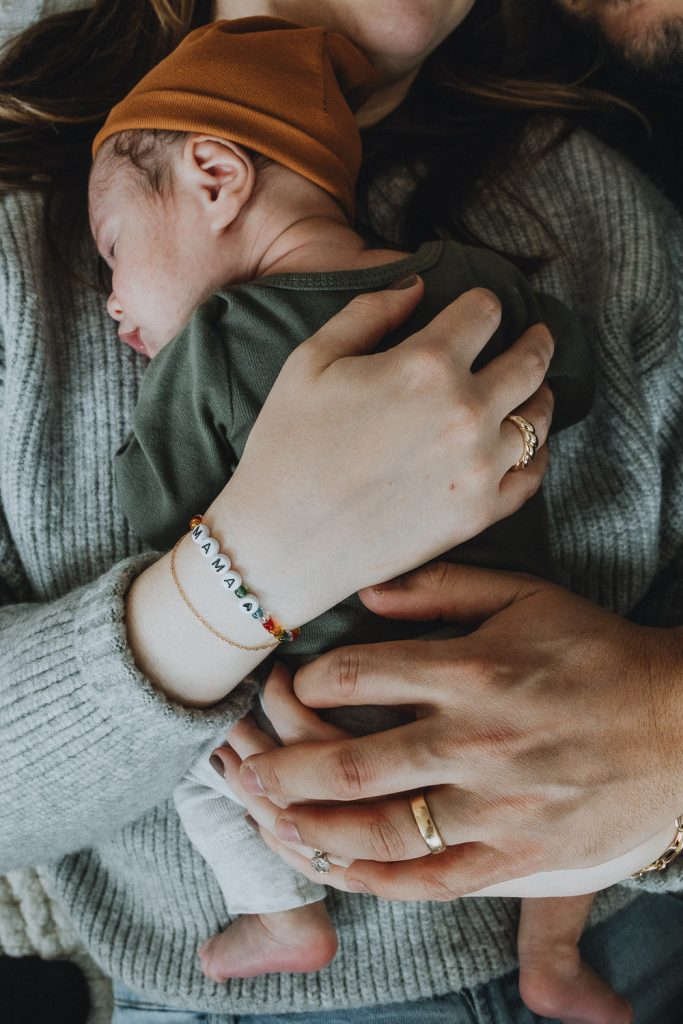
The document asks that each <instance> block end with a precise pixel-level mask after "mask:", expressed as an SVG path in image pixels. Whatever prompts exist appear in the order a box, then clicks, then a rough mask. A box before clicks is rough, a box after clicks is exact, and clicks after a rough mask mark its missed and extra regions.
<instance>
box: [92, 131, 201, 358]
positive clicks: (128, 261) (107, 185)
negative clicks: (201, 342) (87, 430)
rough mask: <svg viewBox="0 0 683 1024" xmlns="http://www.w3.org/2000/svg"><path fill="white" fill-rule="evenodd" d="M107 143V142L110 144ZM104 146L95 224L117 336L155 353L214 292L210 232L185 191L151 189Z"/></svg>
mask: <svg viewBox="0 0 683 1024" xmlns="http://www.w3.org/2000/svg"><path fill="white" fill-rule="evenodd" d="M105 145H106V144H105ZM104 152H105V148H104V147H103V149H102V151H101V152H100V153H99V154H98V156H97V159H96V160H95V164H94V166H93V169H92V172H91V176H90V185H89V212H90V226H91V230H92V233H93V236H94V238H95V242H96V245H97V249H98V251H99V253H100V255H101V256H102V257H103V259H104V260H105V261H106V262H107V264H108V265H109V266H110V267H111V270H112V293H111V295H110V296H109V300H108V302H107V309H108V311H109V314H110V316H111V317H113V319H114V320H116V321H117V322H118V325H119V330H118V334H119V338H120V339H121V341H123V342H125V344H127V345H130V346H131V348H134V349H135V350H136V352H141V353H143V355H146V356H148V357H150V358H152V357H153V356H155V355H156V354H157V353H158V352H159V351H160V350H161V349H162V348H163V347H164V346H165V345H167V344H168V343H169V341H171V340H172V339H173V338H174V337H175V336H176V334H178V333H179V332H180V331H181V330H182V328H183V327H184V326H185V324H186V323H187V322H188V320H189V319H190V317H191V315H192V313H193V311H194V310H195V309H196V307H197V306H199V305H200V304H201V303H202V302H204V301H205V300H206V299H208V298H209V297H210V295H212V294H213V292H214V291H215V289H216V288H217V287H219V285H220V284H221V281H215V280H214V277H213V276H212V275H215V264H214V263H213V261H212V259H211V244H210V242H211V240H210V239H208V238H205V237H204V230H203V226H202V223H201V220H200V219H198V218H197V217H196V216H195V211H194V209H193V206H192V202H191V200H190V198H189V197H188V196H187V195H186V194H185V193H183V192H182V191H180V192H176V191H172V192H170V193H168V194H164V195H163V196H156V195H151V194H149V192H148V191H147V190H144V189H143V188H142V187H141V184H140V174H139V172H138V171H137V170H136V169H135V168H134V167H132V166H131V165H129V164H128V163H127V162H126V161H123V160H120V159H115V158H111V159H110V158H109V157H106V156H103V154H104Z"/></svg>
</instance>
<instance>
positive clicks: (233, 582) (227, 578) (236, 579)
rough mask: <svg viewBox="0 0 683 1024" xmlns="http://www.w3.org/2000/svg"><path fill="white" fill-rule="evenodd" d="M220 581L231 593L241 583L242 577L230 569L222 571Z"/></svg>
mask: <svg viewBox="0 0 683 1024" xmlns="http://www.w3.org/2000/svg"><path fill="white" fill-rule="evenodd" d="M221 583H222V584H223V586H224V587H225V589H226V590H229V591H230V592H231V593H233V592H234V591H235V590H237V588H238V587H239V586H241V585H242V577H241V576H240V574H239V573H238V572H234V571H233V570H232V569H231V570H230V572H224V573H223V575H222V576H221Z"/></svg>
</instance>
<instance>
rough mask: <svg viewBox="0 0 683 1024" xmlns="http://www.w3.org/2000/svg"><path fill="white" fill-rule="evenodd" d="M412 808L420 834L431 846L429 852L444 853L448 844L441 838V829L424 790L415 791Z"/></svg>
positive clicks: (411, 803)
mask: <svg viewBox="0 0 683 1024" xmlns="http://www.w3.org/2000/svg"><path fill="white" fill-rule="evenodd" d="M410 809H411V811H412V812H413V817H414V818H415V824H416V825H417V827H418V828H419V830H420V835H421V836H422V838H423V839H424V841H425V843H426V844H427V846H428V847H429V852H430V853H443V851H444V850H445V849H446V844H445V843H444V841H443V839H442V838H441V835H440V834H439V830H438V828H437V827H436V825H435V824H434V819H433V818H432V816H431V814H430V813H429V808H428V807H427V801H426V800H425V794H424V790H421V791H420V792H419V793H414V794H413V796H411V797H410Z"/></svg>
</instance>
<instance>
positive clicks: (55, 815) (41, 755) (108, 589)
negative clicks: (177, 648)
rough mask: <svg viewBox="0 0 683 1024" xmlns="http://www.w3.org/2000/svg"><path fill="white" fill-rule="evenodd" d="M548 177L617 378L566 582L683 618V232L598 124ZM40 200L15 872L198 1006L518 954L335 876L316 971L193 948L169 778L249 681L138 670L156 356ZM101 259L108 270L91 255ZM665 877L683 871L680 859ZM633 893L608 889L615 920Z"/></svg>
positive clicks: (425, 984)
mask: <svg viewBox="0 0 683 1024" xmlns="http://www.w3.org/2000/svg"><path fill="white" fill-rule="evenodd" d="M525 185H526V188H527V190H528V193H529V196H530V197H531V200H532V203H531V205H532V206H533V207H534V208H535V209H536V210H538V212H539V214H540V216H541V218H543V219H544V220H545V221H547V222H550V223H551V224H552V226H553V228H554V231H555V233H556V235H557V237H558V238H559V239H560V240H561V246H560V254H559V257H558V259H557V260H556V261H555V262H551V263H549V264H547V265H545V266H544V267H543V268H542V269H541V270H540V271H539V273H538V274H537V276H536V280H535V282H534V283H535V286H536V287H537V288H539V289H540V290H543V291H546V292H551V293H553V292H554V293H555V294H556V295H557V296H558V297H559V298H560V299H562V300H564V301H565V303H566V304H567V305H568V306H569V307H570V308H573V309H574V310H575V311H576V312H578V313H580V314H581V316H582V317H583V319H584V322H585V325H586V329H587V332H588V336H589V338H591V339H592V340H593V342H594V356H595V362H596V367H597V372H598V387H597V390H598V394H597V398H596V402H595V405H594V408H593V411H592V413H591V414H590V416H589V417H588V419H587V420H586V421H585V422H584V423H582V424H579V425H578V426H576V427H573V428H570V429H569V430H567V431H566V432H565V434H564V435H562V436H561V437H558V438H557V439H556V440H555V442H554V458H553V465H552V468H551V471H550V474H549V481H548V485H547V488H546V494H547V501H548V505H549V511H550V519H551V529H552V536H551V540H552V543H553V549H554V556H555V560H556V563H557V564H558V566H559V567H560V570H561V572H562V574H563V578H564V580H565V581H566V582H567V583H568V584H569V585H571V586H572V587H574V588H575V589H577V590H579V591H581V592H582V593H585V594H587V595H588V596H589V597H592V598H594V599H596V600H599V601H601V602H602V603H604V604H605V605H607V606H609V607H612V608H615V609H617V610H619V611H629V610H630V609H631V608H635V607H637V608H638V614H639V616H641V617H642V618H643V619H646V618H647V617H648V616H649V615H653V614H655V613H656V612H657V610H661V609H663V608H666V609H667V614H668V615H669V618H670V621H676V620H677V621H680V617H681V616H680V611H681V605H680V602H679V603H678V605H674V601H675V600H678V597H679V595H678V593H677V592H676V589H675V584H674V579H675V573H674V571H673V569H672V566H674V567H675V562H676V560H677V559H678V560H680V557H681V556H680V551H681V526H682V525H683V524H681V521H680V520H681V516H682V514H683V500H682V499H683V479H682V473H683V467H681V466H680V465H679V461H680V460H678V459H677V455H678V452H677V444H676V439H677V437H680V435H681V430H682V429H683V380H681V366H682V365H683V362H682V361H681V353H680V342H681V338H680V325H679V319H678V317H679V310H678V280H679V277H678V275H677V274H676V272H675V269H674V266H673V264H672V261H671V259H670V257H669V256H668V254H667V253H668V251H669V250H670V249H672V251H673V247H675V251H676V253H678V252H680V247H681V226H680V224H679V222H678V220H677V218H676V216H675V215H674V213H673V211H672V210H671V209H670V208H669V207H668V206H667V205H666V204H664V202H663V201H662V200H661V199H660V197H659V196H658V195H657V194H656V193H655V192H654V191H653V190H652V189H651V188H650V187H649V186H648V185H647V184H646V183H645V182H644V181H643V180H642V179H641V178H640V177H639V176H638V175H637V174H636V173H635V172H634V171H633V170H632V169H631V168H630V167H629V166H628V165H627V164H625V163H624V162H622V161H621V160H619V159H618V158H617V157H614V156H613V155H612V154H609V153H608V152H607V151H606V150H604V149H603V148H602V147H601V146H599V145H597V144H595V143H592V142H591V141H590V140H588V139H587V138H586V137H584V136H582V135H575V136H574V137H572V138H571V139H570V140H569V141H568V142H566V143H565V144H563V146H562V147H561V148H560V149H558V150H556V151H554V152H553V153H551V154H550V155H549V156H548V157H547V158H546V160H545V163H544V165H542V166H539V167H538V168H537V169H536V170H535V171H534V172H532V173H529V174H527V175H526V178H525ZM388 212H389V213H390V212H391V211H390V210H389V211H388ZM40 213H41V211H40V200H39V199H38V198H36V197H32V196H24V197H17V196H10V197H7V198H6V199H5V200H3V202H2V204H1V205H0V237H2V239H3V245H2V248H1V250H0V332H1V333H2V340H3V355H2V360H1V361H0V387H1V388H2V390H3V401H2V412H1V413H0V415H1V416H2V431H1V434H0V436H1V437H2V439H3V440H2V445H3V448H2V457H1V459H0V493H1V496H2V518H1V519H0V578H1V579H2V585H1V587H0V596H1V599H2V602H3V603H4V607H3V608H2V609H0V630H1V641H0V659H1V661H2V671H1V672H0V722H1V723H2V738H3V742H2V744H0V806H1V807H2V829H1V830H0V868H1V869H2V870H5V871H10V870H12V869H15V868H18V867H21V866H26V865H32V864H38V863H41V862H43V861H45V860H46V859H47V858H48V857H49V858H52V860H51V865H50V867H49V869H46V870H45V872H43V874H44V877H47V878H49V880H50V886H51V887H52V886H54V892H55V893H58V895H59V899H60V901H61V905H62V907H63V908H64V910H65V912H66V913H67V914H68V917H69V919H70V921H71V922H72V924H73V927H74V930H75V932H76V933H77V935H78V936H79V938H80V940H81V941H82V943H83V944H84V946H85V947H86V948H87V950H88V951H89V952H90V954H91V955H92V956H93V958H94V959H95V960H96V961H97V962H98V963H99V964H101V965H102V967H103V968H104V969H105V970H106V971H107V972H108V973H110V974H112V975H114V976H115V977H118V978H121V979H122V980H123V981H124V982H125V983H127V984H128V985H130V987H132V988H134V989H137V990H142V991H144V992H146V993H148V994H149V995H150V996H152V997H154V998H156V999H159V1000H161V1001H167V1002H169V1003H171V1004H176V1005H179V1006H185V1007H188V1008H197V1009H201V1008H204V1009H206V1010H207V1011H213V1012H220V1011H224V1012H227V1011H231V1012H233V1013H238V1014H239V1013H247V1012H248V1013H255V1012H278V1011H288V1010H299V1011H304V1010H315V1009H317V1008H331V1007H336V1006H356V1005H361V1004H376V1003H389V1002H393V1001H400V1000H406V999H417V998H421V997H423V996H428V995H431V994H437V993H445V992H447V991H453V990H457V989H459V988H460V987H462V986H463V985H473V984H476V983H478V982H480V981H485V980H486V979H488V978H491V977H493V976H495V975H499V974H502V973H503V972H505V971H507V970H508V969H510V968H512V967H513V965H514V963H515V941H514V939H515V936H514V932H515V924H516V916H517V903H516V901H514V900H509V899H498V900H483V899H474V900H461V901H458V902H457V903H454V904H394V903H381V902H379V901H377V900H375V899H373V898H372V897H358V896H351V895H347V894H336V893H335V894H333V895H331V896H330V900H329V903H330V908H331V911H332V913H333V915H334V918H335V921H336V924H337V927H338V930H339V934H340V940H341V945H340V952H339V954H338V955H337V957H336V958H335V960H334V961H333V963H332V964H331V965H330V966H329V967H328V968H326V969H325V970H323V971H321V972H320V973H319V974H313V975H296V976H293V975H274V976H267V977H263V978H254V979H247V980H237V981H234V982H230V983H228V985H227V986H216V985H214V984H213V983H212V982H210V981H208V979H206V978H204V977H203V976H202V975H201V973H200V971H199V970H198V965H197V958H196V948H197V946H198V945H199V943H200V942H201V941H202V940H203V939H204V938H205V937H206V936H207V935H209V934H210V933H211V932H213V931H215V930H216V929H217V928H218V927H221V926H224V925H225V923H226V916H225V910H224V905H223V902H222V899H221V894H220V890H219V888H218V886H217V884H216V882H215V880H214V879H213V878H212V877H211V873H210V871H208V869H207V868H206V866H205V864H204V863H203V861H202V859H201V857H200V856H199V855H198V854H196V853H195V852H194V851H193V850H192V848H191V846H190V844H189V842H188V840H187V839H186V837H185V835H184V833H183V831H182V829H181V827H180V824H179V821H178V817H177V815H176V813H175V809H174V806H173V804H172V802H171V801H170V800H169V795H170V793H171V791H172V789H173V788H174V786H175V784H176V783H177V782H178V780H179V779H180V778H181V776H182V775H183V773H184V772H185V771H186V770H187V768H188V767H189V765H190V764H191V763H192V761H193V760H194V757H195V755H196V753H197V751H198V750H200V749H201V748H202V746H203V745H204V744H205V743H207V742H208V741H209V739H210V738H211V737H212V736H213V734H214V733H216V732H217V731H219V729H220V728H221V727H225V726H227V725H229V724H230V723H231V722H233V721H234V720H235V719H236V718H238V717H239V716H240V715H241V713H242V712H243V710H244V708H245V707H246V704H247V701H248V697H249V694H248V692H247V691H246V689H244V688H242V689H240V690H238V691H235V692H234V693H233V694H231V695H230V697H229V698H228V699H227V700H226V701H224V702H223V703H222V704H221V705H220V706H218V707H217V708H214V709H212V710H210V711H206V712H202V711H196V710H188V709H184V708H181V707H178V706H177V705H174V704H173V703H171V702H169V701H168V700H166V699H165V698H164V697H163V696H161V695H160V694H158V693H157V692H156V691H155V690H154V689H153V688H152V687H151V686H150V685H149V684H148V682H147V681H146V680H145V679H144V677H142V676H141V674H140V673H139V672H138V671H137V669H136V667H135V665H134V662H133V659H132V657H131V653H130V651H129V649H128V647H127V643H126V631H125V623H124V599H125V593H126V590H127V588H128V587H129V585H130V582H131V580H132V579H133V578H134V577H135V575H136V574H137V573H139V572H140V571H141V570H142V569H143V568H144V566H146V565H147V564H149V563H150V561H151V560H152V559H153V558H154V557H155V556H154V554H150V553H143V552H142V551H141V550H140V548H139V546H138V543H137V542H136V541H135V539H134V538H133V537H132V535H131V534H130V532H129V530H128V529H127V527H126V523H125V521H124V518H123V515H122V514H121V511H120V509H119V508H118V506H117V504H116V500H115V496H114V492H113V486H112V483H113V481H112V459H111V456H112V454H113V452H114V451H115V450H116V448H117V447H118V446H119V445H120V444H121V442H122V440H123V438H124V436H125V435H126V432H127V430H128V429H129V427H130V423H131V415H132V410H133V407H134V404H135V401H136V397H137V393H138V388H139V384H140V380H141V376H142V373H143V371H144V368H145V365H146V362H145V360H144V359H143V358H142V357H140V356H139V355H137V354H136V353H134V352H133V351H132V350H129V349H128V348H125V347H124V346H121V345H120V344H119V343H118V342H117V340H116V334H115V328H114V326H113V324H111V322H109V321H108V318H107V316H106V313H105V310H104V303H103V301H102V297H101V295H99V294H98V293H97V292H96V291H92V292H89V291H86V290H85V289H84V288H83V286H81V285H73V286H70V285H68V284H65V283H64V282H62V281H58V280H57V277H56V275H55V273H54V267H53V265H52V260H51V257H50V255H49V254H48V253H47V251H46V250H45V247H44V245H43V243H42V233H41V221H40ZM472 217H473V219H476V221H477V223H478V224H479V225H480V227H482V229H485V230H486V234H487V237H488V239H489V240H490V241H491V242H492V243H494V244H499V245H502V246H503V247H504V248H508V249H518V250H524V249H537V248H538V246H539V244H545V243H546V242H547V239H546V237H545V235H544V233H543V230H542V228H541V227H540V226H539V225H538V224H536V223H535V222H533V221H530V220H529V219H528V217H527V215H526V214H522V212H521V211H519V210H518V208H517V206H516V204H515V203H513V201H512V200H511V199H507V200H503V199H502V198H500V196H499V195H496V196H493V195H491V196H489V197H487V199H486V201H485V202H484V203H483V204H482V205H481V206H480V207H478V208H476V209H474V210H473V212H472ZM85 262H86V264H87V266H86V267H85V269H86V270H87V271H88V272H89V273H90V274H91V275H93V276H94V268H95V254H94V250H93V249H92V248H89V249H88V252H87V259H86V261H85ZM13 877H16V876H13ZM25 877H26V878H29V877H30V876H25ZM643 884H645V883H643ZM647 884H648V885H649V884H651V883H650V881H649V880H648V883H647ZM652 884H655V885H660V886H661V885H663V886H667V887H668V888H676V887H680V884H681V871H680V868H677V867H675V868H672V869H670V870H669V871H668V873H667V874H666V875H664V876H661V877H660V878H658V879H656V880H655V882H654V883H652ZM51 891H52V890H51ZM635 891H636V890H635V887H634V886H631V887H627V886H617V887H613V888H612V889H610V890H608V891H607V892H606V893H603V894H601V895H600V896H599V897H598V900H597V903H596V908H595V910H594V914H593V921H597V920H598V919H602V918H604V917H606V916H608V915H610V914H612V913H614V912H616V911H617V910H618V909H619V908H620V907H622V906H624V905H625V904H626V903H627V901H629V900H631V899H633V898H634V892H635ZM38 903H40V901H38Z"/></svg>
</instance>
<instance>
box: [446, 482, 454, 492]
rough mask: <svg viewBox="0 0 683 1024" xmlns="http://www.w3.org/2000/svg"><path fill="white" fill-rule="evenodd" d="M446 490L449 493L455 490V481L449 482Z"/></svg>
mask: <svg viewBox="0 0 683 1024" xmlns="http://www.w3.org/2000/svg"><path fill="white" fill-rule="evenodd" d="M448 490H449V491H454V490H455V481H454V480H451V484H450V487H449V488H448Z"/></svg>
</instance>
